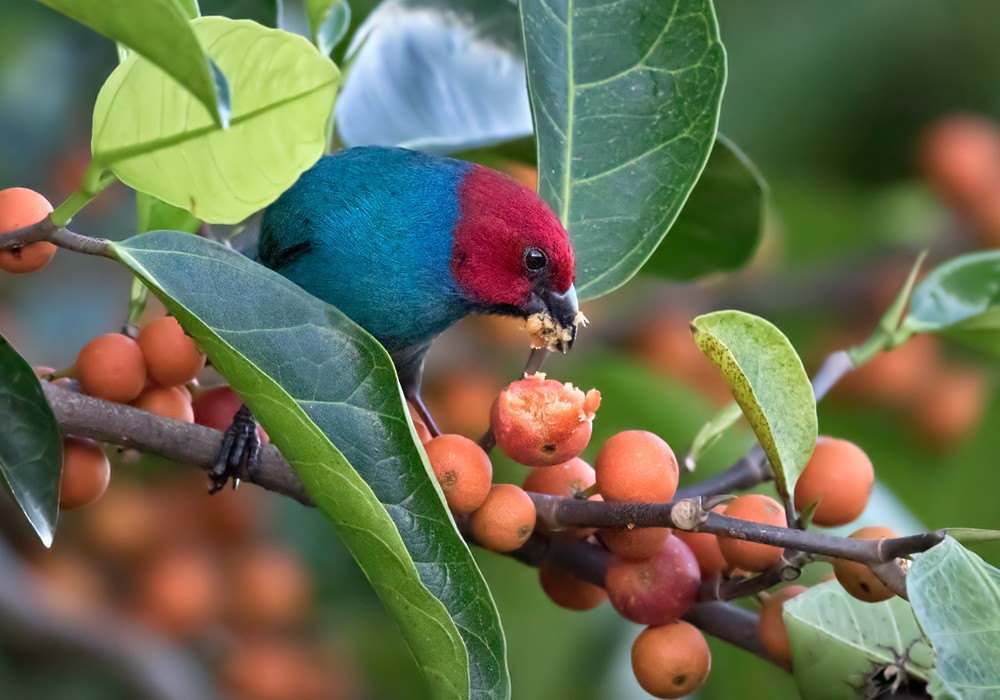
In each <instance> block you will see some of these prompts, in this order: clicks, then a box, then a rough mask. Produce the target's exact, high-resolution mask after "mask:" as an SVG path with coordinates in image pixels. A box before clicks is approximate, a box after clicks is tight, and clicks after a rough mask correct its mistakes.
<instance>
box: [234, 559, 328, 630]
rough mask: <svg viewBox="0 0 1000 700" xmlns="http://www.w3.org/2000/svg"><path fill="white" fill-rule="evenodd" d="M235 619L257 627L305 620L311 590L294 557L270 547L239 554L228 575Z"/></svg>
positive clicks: (307, 579) (303, 570)
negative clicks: (230, 581) (257, 625)
mask: <svg viewBox="0 0 1000 700" xmlns="http://www.w3.org/2000/svg"><path fill="white" fill-rule="evenodd" d="M230 577H231V580H232V582H233V583H232V586H231V587H230V589H229V590H230V591H231V594H230V596H229V597H230V600H229V602H230V603H231V605H232V611H233V614H234V615H235V617H236V618H237V619H239V620H241V621H243V622H248V623H251V624H259V625H273V626H286V625H290V624H293V623H295V622H298V621H300V620H303V619H305V617H306V615H307V614H308V612H309V604H310V602H311V598H312V590H311V586H310V582H309V576H308V575H307V574H306V571H305V569H304V568H303V566H302V562H300V561H299V560H298V559H297V558H296V557H295V556H293V555H292V554H291V553H289V552H288V551H286V550H285V549H282V548H281V547H277V546H274V545H267V544H261V545H256V546H254V547H253V548H251V549H250V550H249V551H246V552H240V553H239V555H238V557H237V559H236V561H235V562H234V566H233V569H232V571H231V573H230Z"/></svg>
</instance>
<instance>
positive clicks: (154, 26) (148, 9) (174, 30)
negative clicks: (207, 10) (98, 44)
mask: <svg viewBox="0 0 1000 700" xmlns="http://www.w3.org/2000/svg"><path fill="white" fill-rule="evenodd" d="M38 1H39V2H41V3H42V4H44V5H48V6H49V7H51V8H52V9H54V10H58V11H59V12H61V13H63V14H64V15H66V16H68V17H71V18H73V19H75V20H76V21H77V22H79V23H81V24H84V25H86V26H88V27H90V28H91V29H93V30H94V31H95V32H98V33H100V34H103V35H104V36H106V37H108V38H109V39H112V40H114V41H117V42H121V43H122V44H125V45H126V46H128V47H129V48H130V49H132V50H133V51H135V52H136V53H137V54H139V55H141V56H144V57H145V58H146V59H147V60H148V61H149V62H150V63H152V64H153V65H156V66H158V67H159V68H160V69H162V70H163V71H164V72H166V74H167V75H169V76H170V77H171V78H173V79H174V80H176V81H177V83H178V84H179V85H180V86H182V87H183V88H184V89H185V90H186V91H188V92H190V94H192V95H194V97H195V98H196V99H197V100H198V101H199V102H201V104H203V105H204V106H205V108H206V109H207V110H208V114H206V115H200V114H199V116H202V117H203V118H204V120H205V121H206V122H211V123H213V124H215V125H216V126H218V127H222V128H225V127H226V125H227V124H228V123H229V117H230V104H229V96H230V90H229V86H228V85H227V83H226V77H225V75H224V74H223V73H222V71H220V70H219V69H218V68H217V67H216V66H215V65H214V64H213V63H212V61H211V59H209V57H208V56H206V55H205V51H203V50H202V45H201V44H200V43H199V42H198V39H199V37H198V36H197V35H196V33H195V32H193V31H192V26H191V24H190V23H189V22H188V18H187V16H185V12H184V10H182V9H181V6H180V5H179V4H178V3H177V0H38ZM151 72H153V71H151ZM158 77H159V80H158V82H159V83H166V82H167V81H166V80H165V79H164V78H163V77H162V76H158ZM171 87H172V88H173V89H174V91H175V92H176V93H177V94H178V95H180V94H181V91H180V90H177V87H176V85H174V84H171ZM183 100H184V102H185V105H186V104H187V95H185V96H184V98H183ZM196 111H200V110H196Z"/></svg>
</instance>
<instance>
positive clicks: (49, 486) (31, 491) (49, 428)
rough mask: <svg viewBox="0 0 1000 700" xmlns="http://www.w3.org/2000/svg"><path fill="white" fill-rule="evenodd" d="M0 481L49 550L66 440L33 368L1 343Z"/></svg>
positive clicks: (8, 344)
mask: <svg viewBox="0 0 1000 700" xmlns="http://www.w3.org/2000/svg"><path fill="white" fill-rule="evenodd" d="M0 425H2V426H3V431H2V432H0V476H2V477H3V479H2V481H3V483H4V485H5V486H6V487H7V489H8V491H10V493H11V495H12V496H13V497H14V500H15V501H17V505H19V506H20V507H21V510H22V511H24V514H25V515H26V516H27V518H28V522H30V523H31V526H32V527H33V528H34V529H35V532H36V533H38V536H39V537H40V538H41V540H42V543H43V544H44V545H45V546H46V547H51V546H52V537H53V536H54V535H55V532H56V520H57V519H58V517H59V479H60V476H61V475H62V434H61V433H60V432H59V426H58V424H57V423H56V417H55V416H54V415H52V409H51V408H49V404H48V402H47V401H46V400H45V394H43V393H42V387H41V384H39V382H38V378H37V377H35V373H34V371H33V370H32V369H31V365H29V364H28V363H27V362H25V361H24V359H23V358H22V357H21V356H20V355H18V354H17V351H16V350H15V349H14V348H13V346H12V345H11V344H10V343H8V342H7V340H6V339H4V338H3V337H0Z"/></svg>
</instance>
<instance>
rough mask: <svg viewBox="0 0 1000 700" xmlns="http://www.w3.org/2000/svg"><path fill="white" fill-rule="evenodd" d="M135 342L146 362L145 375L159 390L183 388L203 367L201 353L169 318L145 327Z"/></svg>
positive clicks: (178, 324) (202, 355) (158, 320)
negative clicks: (178, 386) (173, 387)
mask: <svg viewBox="0 0 1000 700" xmlns="http://www.w3.org/2000/svg"><path fill="white" fill-rule="evenodd" d="M136 342H137V343H139V347H140V348H142V354H143V357H145V359H146V374H147V375H148V376H149V379H150V380H151V381H153V382H156V383H157V384H159V385H160V386H176V385H178V384H187V383H188V382H190V381H191V380H192V379H194V378H195V377H196V376H197V375H198V372H200V371H201V370H202V369H203V368H204V367H205V355H204V353H202V352H201V350H199V349H198V346H197V345H195V343H194V340H192V339H191V337H190V336H188V335H186V334H185V333H184V329H183V328H181V324H180V323H179V322H178V321H177V319H176V318H174V317H173V316H164V317H162V318H157V319H154V320H152V321H150V322H149V323H147V324H146V325H145V326H143V327H142V328H141V329H139V335H138V336H137V337H136Z"/></svg>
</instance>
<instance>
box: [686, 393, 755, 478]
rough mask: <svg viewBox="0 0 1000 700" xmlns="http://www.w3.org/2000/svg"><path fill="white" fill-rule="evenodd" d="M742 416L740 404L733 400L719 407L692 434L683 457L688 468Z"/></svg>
mask: <svg viewBox="0 0 1000 700" xmlns="http://www.w3.org/2000/svg"><path fill="white" fill-rule="evenodd" d="M742 417H743V411H742V410H741V409H740V405H739V404H738V403H736V402H735V401H733V402H732V403H729V404H726V405H725V406H724V407H722V408H721V409H719V412H718V413H716V414H715V415H714V416H712V417H711V418H710V419H709V420H708V421H706V422H705V424H704V425H703V426H701V429H700V430H699V431H698V434H697V435H695V436H694V441H693V442H692V443H691V449H690V450H688V453H687V455H686V456H685V458H684V462H685V465H686V466H687V468H688V469H692V470H693V469H694V468H695V466H697V464H698V460H699V459H701V457H702V455H704V454H705V453H706V452H708V451H709V450H710V449H712V446H713V445H714V444H715V443H716V442H718V441H719V438H721V437H722V435H723V434H724V433H725V432H726V431H727V430H729V428H731V427H732V426H733V425H734V424H735V423H736V421H738V420H739V419H740V418H742Z"/></svg>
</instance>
